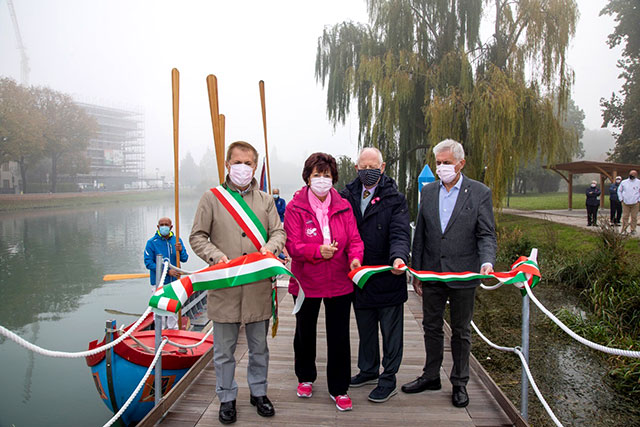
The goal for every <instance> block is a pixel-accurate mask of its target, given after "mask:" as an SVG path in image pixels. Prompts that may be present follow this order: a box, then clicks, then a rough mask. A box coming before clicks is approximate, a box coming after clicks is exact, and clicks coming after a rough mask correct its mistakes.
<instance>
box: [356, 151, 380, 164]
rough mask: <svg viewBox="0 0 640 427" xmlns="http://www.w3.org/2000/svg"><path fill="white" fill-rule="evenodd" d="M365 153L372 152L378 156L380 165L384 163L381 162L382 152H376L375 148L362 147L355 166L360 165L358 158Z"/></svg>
mask: <svg viewBox="0 0 640 427" xmlns="http://www.w3.org/2000/svg"><path fill="white" fill-rule="evenodd" d="M365 151H373V152H375V153H376V154H377V155H378V161H379V162H380V164H381V165H382V163H384V161H383V160H382V152H381V151H380V150H378V149H377V148H376V147H364V148H363V149H362V150H360V152H359V153H358V161H357V162H356V164H359V163H360V157H361V156H362V154H363V153H364V152H365Z"/></svg>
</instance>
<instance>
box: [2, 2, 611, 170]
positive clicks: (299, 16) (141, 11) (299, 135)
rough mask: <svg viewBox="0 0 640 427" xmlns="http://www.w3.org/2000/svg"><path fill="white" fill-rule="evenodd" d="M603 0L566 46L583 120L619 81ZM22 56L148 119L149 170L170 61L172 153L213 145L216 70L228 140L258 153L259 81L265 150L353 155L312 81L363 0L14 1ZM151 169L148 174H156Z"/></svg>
mask: <svg viewBox="0 0 640 427" xmlns="http://www.w3.org/2000/svg"><path fill="white" fill-rule="evenodd" d="M605 4H606V2H605V1H593V0H578V6H579V8H580V14H581V18H580V21H579V24H578V29H577V33H576V37H575V38H574V41H573V43H572V47H571V51H570V54H569V58H568V59H569V65H570V66H571V67H572V68H573V69H574V71H575V86H574V90H573V98H574V100H575V101H576V103H577V105H578V106H579V107H580V108H582V109H583V110H584V112H585V114H586V118H585V127H586V128H588V129H589V128H599V127H600V125H601V122H602V118H601V114H600V106H599V99H600V98H601V97H606V98H608V97H610V96H611V92H613V91H618V90H619V89H620V85H621V82H620V81H619V80H618V79H617V76H618V74H619V70H618V69H617V68H616V66H615V65H616V61H617V60H618V59H619V55H620V49H616V50H610V49H609V48H608V46H607V45H606V38H607V35H608V34H610V33H611V32H612V30H613V28H614V22H613V20H612V19H611V18H610V17H599V16H598V12H599V11H600V10H601V9H602V7H604V5H605ZM14 5H15V8H16V14H17V16H18V21H19V25H20V30H21V33H22V38H23V41H24V44H25V46H26V48H27V54H28V56H29V59H30V66H31V75H30V83H31V84H34V85H46V86H50V87H52V88H53V89H56V90H59V91H63V92H67V93H70V94H72V95H73V96H74V97H75V99H77V100H79V101H83V102H90V103H96V104H102V105H108V106H113V107H120V108H140V109H142V110H143V111H144V113H145V115H146V124H145V125H146V144H147V170H148V171H155V168H156V167H159V168H160V170H167V171H168V170H171V168H172V166H171V162H172V158H173V142H172V118H171V78H170V76H171V74H170V73H171V68H173V67H177V68H178V69H179V70H180V73H181V81H180V152H181V155H180V157H181V158H182V157H184V155H185V154H186V152H187V151H190V152H191V154H192V155H193V156H194V158H195V159H196V161H199V159H200V158H201V156H202V154H203V153H204V151H205V149H206V148H207V147H209V146H211V147H212V146H213V137H212V130H211V119H210V114H209V104H208V98H207V92H206V82H205V78H206V76H207V75H208V74H216V76H217V77H218V84H219V98H220V102H219V104H220V112H221V113H222V114H225V115H226V124H227V125H226V142H227V144H229V143H230V142H232V141H234V140H238V139H242V140H246V141H248V142H251V143H253V144H254V145H255V146H256V148H258V149H259V151H261V153H262V152H264V137H263V133H262V119H261V111H260V98H259V92H258V81H259V80H261V79H262V80H264V81H265V85H266V100H267V124H268V137H269V148H270V151H271V153H272V154H274V150H275V155H276V156H277V157H278V158H280V159H282V160H284V161H289V162H294V163H297V164H300V165H301V163H302V161H303V160H304V158H306V156H308V154H310V153H312V152H314V151H320V150H322V151H327V152H330V153H332V154H334V155H340V154H346V155H349V156H351V157H354V156H355V154H356V151H357V127H358V119H357V117H356V116H355V115H352V117H351V118H350V119H348V120H347V123H346V125H345V126H344V127H343V126H339V127H338V128H337V129H336V130H335V132H334V129H333V127H332V125H331V124H330V123H329V122H328V121H327V119H326V111H325V103H326V94H325V92H324V91H323V90H322V87H321V86H320V85H319V84H317V83H316V81H315V77H314V66H315V55H316V47H317V39H318V37H319V36H320V35H321V33H322V29H323V27H324V26H325V25H333V24H336V23H338V22H342V21H345V20H352V21H356V22H363V23H364V22H367V15H366V2H365V1H364V0H341V1H340V0H325V1H323V2H306V1H299V0H298V1H296V0H282V1H276V0H272V1H264V0H263V1H173V2H170V1H133V0H129V1H122V0H111V1H86V0H56V1H27V0H14ZM0 58H1V60H0V76H8V77H12V78H14V79H16V80H17V81H19V80H20V56H19V52H18V50H17V49H16V41H15V36H14V31H13V26H12V23H11V20H10V17H9V12H8V8H7V4H6V0H0ZM153 174H154V175H155V172H154V173H153Z"/></svg>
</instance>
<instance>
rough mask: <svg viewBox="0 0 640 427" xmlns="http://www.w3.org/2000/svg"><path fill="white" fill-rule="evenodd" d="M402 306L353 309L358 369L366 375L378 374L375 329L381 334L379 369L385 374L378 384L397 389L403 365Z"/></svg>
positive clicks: (378, 344) (377, 345)
mask: <svg viewBox="0 0 640 427" xmlns="http://www.w3.org/2000/svg"><path fill="white" fill-rule="evenodd" d="M403 308H404V305H403V304H398V305H393V306H391V307H381V308H366V309H355V310H354V312H355V313H356V322H357V324H358V335H359V337H360V344H359V346H358V368H360V372H362V373H363V374H366V375H375V376H378V373H379V370H380V341H379V339H378V325H380V331H381V332H382V367H383V368H384V372H383V373H382V375H380V377H379V379H378V384H379V385H381V386H385V387H395V386H396V373H397V372H398V369H399V368H400V362H402V329H403V320H404V317H403V316H404V310H403Z"/></svg>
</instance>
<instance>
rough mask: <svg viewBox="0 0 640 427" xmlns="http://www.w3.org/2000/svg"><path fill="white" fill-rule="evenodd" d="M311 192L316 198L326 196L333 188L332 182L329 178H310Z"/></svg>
mask: <svg viewBox="0 0 640 427" xmlns="http://www.w3.org/2000/svg"><path fill="white" fill-rule="evenodd" d="M310 187H311V191H313V192H314V193H315V194H316V196H320V197H322V196H326V195H327V194H329V190H331V187H333V180H332V179H331V178H325V177H323V176H319V177H316V178H311V185H310Z"/></svg>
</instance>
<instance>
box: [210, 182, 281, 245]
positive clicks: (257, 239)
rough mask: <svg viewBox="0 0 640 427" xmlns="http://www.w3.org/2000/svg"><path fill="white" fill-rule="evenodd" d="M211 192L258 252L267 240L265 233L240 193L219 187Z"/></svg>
mask: <svg viewBox="0 0 640 427" xmlns="http://www.w3.org/2000/svg"><path fill="white" fill-rule="evenodd" d="M211 192H212V193H213V195H214V196H215V197H216V199H218V201H219V202H220V203H221V204H222V206H224V208H225V209H226V210H227V212H229V215H231V216H232V217H233V219H234V220H235V222H236V223H237V224H238V225H239V226H240V228H242V231H244V232H245V234H246V235H247V237H248V238H249V240H251V243H253V245H254V246H255V247H256V250H260V248H262V247H263V246H264V245H265V243H266V242H267V240H268V237H267V231H266V230H265V229H264V226H263V225H262V223H261V222H260V220H259V219H258V217H257V216H256V214H255V213H254V212H253V211H252V210H251V207H250V206H249V205H248V204H247V202H246V201H245V200H244V199H243V198H242V196H241V195H240V193H238V192H237V191H233V190H231V189H229V188H225V187H223V186H221V185H219V186H217V187H216V188H212V189H211Z"/></svg>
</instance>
